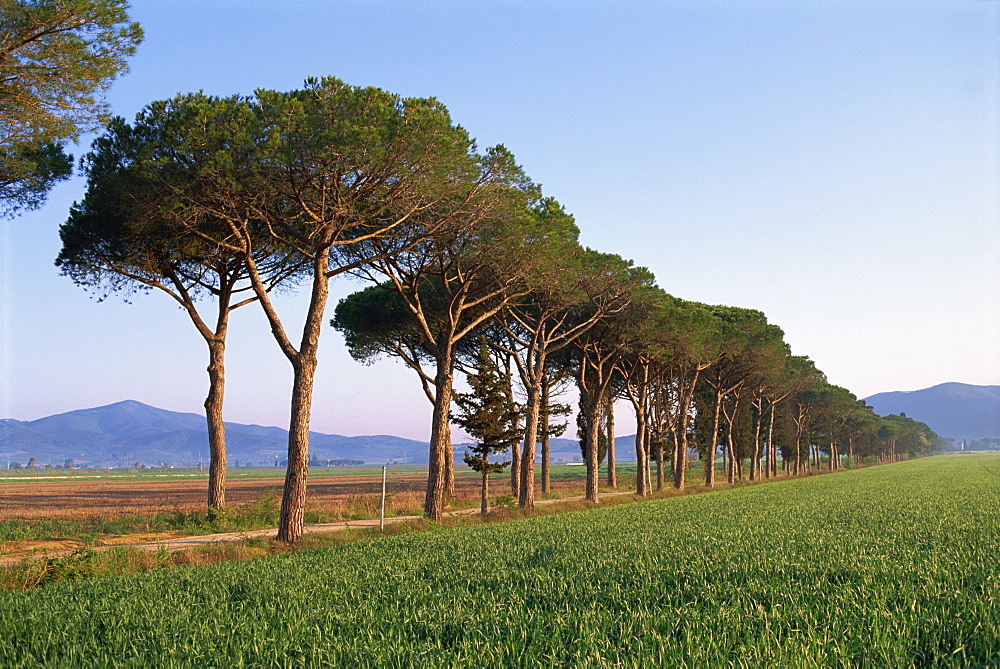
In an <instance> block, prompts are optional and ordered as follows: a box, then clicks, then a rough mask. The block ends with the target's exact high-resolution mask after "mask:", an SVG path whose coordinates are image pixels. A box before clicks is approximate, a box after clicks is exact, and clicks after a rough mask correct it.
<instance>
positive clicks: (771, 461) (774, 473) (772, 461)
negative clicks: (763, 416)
mask: <svg viewBox="0 0 1000 669" xmlns="http://www.w3.org/2000/svg"><path fill="white" fill-rule="evenodd" d="M767 413H768V416H767V458H768V467H767V469H768V474H767V477H768V478H777V477H778V451H777V449H776V448H775V446H774V403H773V402H771V403H770V406H769V407H768V411H767Z"/></svg>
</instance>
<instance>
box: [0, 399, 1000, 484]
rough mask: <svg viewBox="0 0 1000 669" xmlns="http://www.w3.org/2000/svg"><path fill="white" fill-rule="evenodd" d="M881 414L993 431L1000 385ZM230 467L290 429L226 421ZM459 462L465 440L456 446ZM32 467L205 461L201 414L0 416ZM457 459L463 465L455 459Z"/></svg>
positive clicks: (387, 458)
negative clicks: (23, 418)
mask: <svg viewBox="0 0 1000 669" xmlns="http://www.w3.org/2000/svg"><path fill="white" fill-rule="evenodd" d="M865 401H866V402H867V403H868V404H869V405H871V406H872V407H873V408H874V409H875V411H876V412H877V413H879V414H881V415H883V416H885V415H888V414H893V413H895V414H898V413H905V414H906V415H907V416H910V417H911V418H915V419H917V420H919V421H922V422H924V423H927V425H929V426H930V427H931V429H933V430H934V431H935V432H937V433H938V435H940V436H942V437H950V438H953V439H956V440H963V439H964V440H967V441H971V440H973V439H983V438H998V437H1000V386H972V385H968V384H964V383H942V384H941V385H937V386H934V387H932V388H925V389H924V390H914V391H911V392H888V393H878V394H876V395H872V396H871V397H867V398H865ZM226 441H227V447H228V453H229V462H230V464H231V465H236V464H237V463H239V464H240V465H243V466H270V465H273V464H274V463H275V461H278V462H280V461H282V460H284V459H285V457H286V453H287V448H288V432H287V430H284V429H282V428H279V427H265V426H261V425H243V424H240V423H226ZM615 444H616V447H617V448H616V451H617V457H618V460H619V461H621V462H629V461H634V460H635V450H634V444H635V435H629V436H625V437H618V438H617V439H615ZM309 448H310V454H311V456H312V457H313V458H315V459H317V460H320V461H325V460H359V461H363V462H366V463H372V464H380V463H385V462H392V463H399V464H424V463H426V462H427V455H428V444H427V443H426V442H421V441H416V440H413V439H404V438H402V437H394V436H392V435H372V436H363V437H345V436H342V435H338V434H320V433H318V432H312V433H310V445H309ZM454 450H455V457H456V459H457V460H458V461H459V462H461V459H462V452H463V451H464V450H465V447H464V445H463V444H456V445H455V447H454ZM551 452H552V455H551V457H552V461H553V462H579V461H580V460H581V459H582V456H581V454H580V446H579V443H578V442H577V441H576V440H575V439H565V438H563V439H552V440H551ZM32 457H34V458H35V459H36V461H37V464H38V465H39V466H44V465H46V464H49V463H51V464H53V465H61V464H63V463H64V462H65V461H66V460H68V459H72V460H73V461H74V463H75V464H76V465H77V466H92V467H131V466H133V465H134V464H135V463H136V462H139V463H142V464H145V465H151V466H162V465H163V464H165V463H169V464H173V465H197V464H198V463H199V461H204V462H205V463H206V464H207V462H208V430H207V428H206V426H205V417H204V416H203V415H200V414H193V413H179V412H176V411H167V410H165V409H158V408H156V407H151V406H149V405H146V404H142V403H141V402H136V401H133V400H126V401H124V402H117V403H115V404H109V405H107V406H102V407H95V408H92V409H80V410H77V411H70V412H67V413H62V414H57V415H54V416H48V417H46V418H39V419H38V420H33V421H19V420H11V419H3V420H0V458H2V459H3V460H5V462H3V463H2V464H0V468H2V467H4V466H6V464H7V462H8V461H9V462H14V461H17V462H21V464H26V463H27V461H28V459H29V458H32ZM463 466H464V465H463Z"/></svg>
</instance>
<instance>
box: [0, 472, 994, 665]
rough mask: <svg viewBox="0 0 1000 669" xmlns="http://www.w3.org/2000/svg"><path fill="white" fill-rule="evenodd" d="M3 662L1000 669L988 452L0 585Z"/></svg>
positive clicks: (992, 502)
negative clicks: (170, 565) (293, 549)
mask: <svg viewBox="0 0 1000 669" xmlns="http://www.w3.org/2000/svg"><path fill="white" fill-rule="evenodd" d="M0 630H3V634H0V665H2V666H67V665H72V666H75V665H88V666H89V665H131V666H139V665H149V664H153V665H199V666H202V665H225V666H247V665H253V666H259V665H282V666H310V665H312V666H319V665H334V666H337V665H358V666H376V665H377V666H529V665H530V666H536V665H541V666H550V665H556V666H593V667H597V666H601V667H603V666H637V665H639V664H648V665H650V666H677V665H687V666H717V665H749V666H787V667H797V666H830V665H833V666H837V665H842V666H857V665H860V666H873V667H884V666H894V667H895V666H910V665H945V666H947V665H953V666H969V665H996V664H998V663H1000V456H997V455H948V456H939V457H935V458H928V459H924V460H918V461H911V462H903V463H896V464H891V465H884V466H880V467H873V468H869V469H864V470H858V471H850V472H843V473H839V474H834V475H828V476H818V477H810V478H805V479H797V480H791V481H787V482H778V483H774V484H771V485H760V486H752V487H746V488H739V489H734V490H726V491H720V492H717V493H714V494H708V495H694V496H688V497H677V498H671V499H664V500H660V501H656V502H650V503H644V504H633V505H625V506H617V507H609V508H604V509H598V510H593V511H584V512H576V513H571V514H566V515H561V516H547V517H543V518H535V519H531V520H523V521H515V522H508V523H495V524H488V525H478V526H473V527H462V528H453V529H447V530H446V529H439V530H432V531H429V532H424V533H414V534H406V535H401V536H397V537H388V538H379V539H371V540H364V541H361V542H358V543H353V544H348V545H345V546H339V547H334V548H329V549H322V550H317V551H309V552H300V553H296V554H291V555H288V556H283V557H279V558H267V559H261V560H256V561H250V562H243V563H232V564H223V565H215V566H209V567H198V568H188V569H175V570H171V571H169V572H162V573H147V574H142V575H136V576H126V577H113V578H102V579H95V580H90V581H86V582H81V583H78V584H67V585H54V586H49V587H45V588H42V589H39V590H34V591H30V592H23V593H6V594H0Z"/></svg>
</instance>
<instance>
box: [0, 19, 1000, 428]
mask: <svg viewBox="0 0 1000 669" xmlns="http://www.w3.org/2000/svg"><path fill="white" fill-rule="evenodd" d="M133 15H134V17H135V18H136V19H137V20H138V21H139V22H140V23H141V24H142V25H143V28H144V29H145V31H146V41H145V42H144V43H143V44H142V45H141V46H140V48H139V51H138V53H137V54H136V56H135V58H134V59H133V60H132V61H131V72H130V73H129V74H127V75H126V76H125V77H123V78H122V79H120V80H119V81H118V82H116V84H115V85H114V87H113V89H112V90H111V93H110V95H109V98H108V101H109V102H110V104H111V106H112V110H113V112H114V113H116V114H119V115H122V116H125V117H126V118H131V117H132V116H133V115H134V114H135V113H136V112H137V111H138V110H139V109H141V108H142V107H143V106H144V105H146V104H148V103H149V102H151V101H153V100H157V99H162V98H166V97H170V96H173V95H174V94H176V93H178V92H188V91H195V90H204V91H205V92H207V93H211V94H219V95H228V94H232V93H237V92H239V93H251V92H252V91H253V90H254V89H256V88H275V89H280V90H290V89H293V88H296V87H298V86H300V85H301V83H302V81H303V80H304V79H305V78H306V77H308V76H324V75H334V76H337V77H340V78H342V79H344V80H345V81H347V82H349V83H351V84H358V85H373V86H379V87H382V88H385V89H387V90H391V91H393V92H396V93H400V94H402V95H406V96H421V97H427V96H434V97H437V98H438V99H440V100H441V101H442V102H444V103H445V104H446V105H447V106H448V108H449V110H450V111H451V113H452V116H453V118H454V119H455V121H456V122H458V123H460V124H462V125H463V126H465V127H466V128H467V129H468V130H469V131H470V132H471V134H472V135H473V136H475V137H477V138H478V139H479V142H480V145H481V146H483V147H485V146H489V145H493V144H497V143H502V144H505V145H506V146H507V147H508V148H510V149H511V150H512V151H513V152H514V154H515V155H516V156H517V157H518V160H519V161H520V162H521V163H522V164H523V165H524V167H525V170H526V171H527V173H528V174H529V175H531V176H532V178H534V179H535V180H536V181H537V182H539V183H541V184H542V187H543V189H544V192H545V193H546V194H547V195H550V196H552V197H555V198H556V199H558V200H559V201H560V202H562V203H563V204H564V206H565V207H566V208H567V210H569V211H570V212H572V213H573V214H574V215H575V216H576V220H577V223H578V225H579V226H580V228H581V239H582V242H583V243H584V244H586V245H588V246H591V247H594V248H597V249H599V250H601V251H607V252H614V253H618V254H620V255H622V256H625V257H628V258H632V259H633V260H635V262H636V263H637V264H639V265H644V266H646V267H649V268H650V269H651V270H652V271H653V272H654V274H655V275H656V277H657V279H658V283H659V284H660V285H661V286H662V287H663V288H664V289H665V290H667V291H668V292H670V293H672V294H674V295H677V296H679V297H683V298H686V299H690V300H698V301H702V302H708V303H713V304H730V305H738V306H743V307H752V308H756V309H760V310H762V311H763V312H764V313H765V314H767V316H768V318H769V320H770V321H771V322H773V323H776V324H778V325H779V326H781V327H782V328H783V329H784V330H785V332H786V339H787V341H788V342H789V343H790V344H791V346H792V348H793V351H794V352H795V353H796V354H799V355H808V356H810V357H812V358H813V359H814V360H815V361H816V363H817V365H818V366H819V368H820V369H822V370H823V371H825V372H826V374H827V376H828V377H829V379H830V381H831V382H833V383H836V384H838V385H842V386H845V387H847V388H849V389H850V390H852V391H853V392H855V393H856V394H858V395H859V396H862V397H863V396H867V395H871V394H873V393H876V392H881V391H888V390H915V389H919V388H924V387H928V386H931V385H935V384H937V383H942V382H945V381H959V382H964V383H973V384H981V385H986V384H1000V185H998V184H1000V112H998V106H997V100H998V98H1000V55H998V54H1000V4H998V3H996V2H957V1H956V2H907V3H904V2H877V1H876V2H806V3H801V2H772V3H768V2H749V3H736V2H709V1H705V2H610V1H608V2H586V1H584V2H581V1H579V0H577V1H574V2H569V1H566V2H562V1H556V0H536V1H532V2H515V1H508V2H486V1H479V2H474V1H471V0H470V1H464V2H441V1H437V0H434V1H425V2H421V1H405V2H377V1H373V2H334V1H330V2H319V1H316V2H305V1H296V0H292V1H290V2H278V1H274V2H245V1H240V2H237V1H235V0H231V1H229V0H227V1H221V0H200V1H198V2H195V1H189V0H156V1H153V0H150V1H144V2H135V3H134V5H133ZM90 139H91V138H90V137H88V138H85V139H84V140H83V141H82V142H81V146H79V147H77V148H76V149H75V153H76V154H77V155H81V154H82V153H84V152H85V151H86V148H87V146H89V142H90ZM82 192H83V183H82V181H81V180H79V179H74V180H73V181H71V182H68V183H66V184H63V185H60V186H59V187H58V188H57V189H56V190H55V191H53V193H52V195H51V197H50V200H49V203H48V204H47V205H46V206H45V207H44V208H42V209H41V210H39V211H36V212H31V213H28V214H25V215H23V216H21V217H20V218H17V219H15V220H13V221H3V222H0V300H2V302H0V319H2V320H0V333H2V342H0V343H2V353H0V355H2V380H0V417H8V418H18V419H25V420H26V419H33V418H38V417H41V416H44V415H49V414H52V413H58V412H61V411H67V410H72V409H77V408H82V407H89V406H97V405H101V404H107V403H110V402H116V401H119V400H122V399H136V400H139V401H142V402H146V403H149V404H154V405H157V406H160V407H163V408H166V409H172V410H178V411H192V412H197V411H200V410H201V403H202V402H203V400H204V394H205V391H206V387H207V377H206V374H205V371H204V370H205V366H206V364H207V357H206V356H207V354H206V351H205V346H204V343H203V342H202V341H201V339H200V337H199V336H198V335H197V333H196V332H195V331H194V328H193V327H192V326H191V324H190V323H189V322H188V321H187V318H186V316H185V315H184V314H183V313H182V312H181V311H180V310H179V309H177V308H176V306H174V305H173V304H172V303H171V302H170V300H169V299H168V298H166V297H165V296H162V295H157V294H150V295H142V296H137V297H136V298H135V299H134V300H132V303H131V304H125V303H123V302H122V301H121V300H118V299H115V298H112V299H110V300H108V301H105V302H102V303H98V302H96V301H94V300H93V299H91V298H90V297H89V296H88V294H87V293H86V292H85V291H84V290H83V289H81V288H78V287H76V286H74V285H73V284H72V282H71V281H70V280H69V279H67V278H65V277H60V276H59V275H58V270H57V269H56V268H55V267H54V266H53V259H54V258H55V256H56V254H57V253H58V251H59V239H58V226H59V224H60V223H62V222H63V221H64V220H65V218H66V215H67V211H68V208H69V206H70V204H71V203H72V202H73V201H74V200H75V199H78V198H79V197H80V196H81V195H82ZM359 287H360V285H358V284H352V283H350V282H347V281H339V282H337V283H335V285H334V291H335V293H336V295H338V296H342V295H346V294H348V293H350V292H352V291H353V290H356V289H357V288H359ZM302 306H303V303H302V300H301V298H298V297H296V296H289V297H287V298H286V299H284V300H283V304H282V307H283V309H284V312H283V313H284V314H285V317H286V318H287V319H290V320H293V321H294V319H295V316H296V315H297V314H299V313H301V312H302ZM254 309H255V308H254V307H248V308H246V309H243V310H241V311H239V312H237V313H236V314H235V316H234V320H233V324H232V330H231V340H230V347H229V364H228V370H227V371H228V384H229V385H228V389H227V390H228V402H227V410H226V417H227V419H228V420H232V421H237V422H246V423H261V424H272V425H284V424H285V423H286V422H287V414H288V386H289V383H290V376H291V375H290V371H289V366H288V363H287V361H286V360H285V359H284V358H283V357H282V356H281V355H280V353H279V352H278V350H277V347H276V346H275V344H274V342H273V341H272V339H271V338H270V334H269V333H268V331H267V327H266V325H265V323H264V321H263V319H262V318H261V317H260V315H259V314H258V313H257V312H256V311H254ZM323 338H324V339H323V343H322V347H321V348H322V353H321V362H320V370H319V376H318V379H317V393H316V401H315V406H314V412H313V427H314V429H317V430H319V431H323V432H334V433H340V434H376V433H392V434H398V435H400V436H408V437H413V438H421V439H423V438H426V437H427V433H428V426H429V422H430V420H429V416H430V413H429V408H430V407H429V404H428V403H427V401H426V399H424V398H423V396H422V395H421V393H420V391H419V384H418V383H417V380H416V377H415V376H414V375H413V373H412V372H410V371H409V370H407V369H405V368H404V367H403V366H402V365H401V364H399V363H396V362H393V361H383V362H380V363H377V364H376V365H374V366H371V367H363V366H361V365H359V364H357V363H355V362H354V361H352V360H351V359H350V358H349V356H348V355H347V354H346V352H345V350H344V347H343V345H342V342H341V341H340V340H339V338H338V337H337V334H336V333H335V332H334V331H333V330H332V329H327V331H326V332H324V334H323ZM619 413H620V414H621V417H620V419H619V422H620V424H621V427H620V432H621V433H623V434H624V433H627V432H628V431H629V430H630V429H631V424H630V421H629V420H628V418H627V413H628V412H627V411H626V409H625V407H624V406H623V407H622V410H621V411H620V412H619Z"/></svg>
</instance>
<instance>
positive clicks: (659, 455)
mask: <svg viewBox="0 0 1000 669" xmlns="http://www.w3.org/2000/svg"><path fill="white" fill-rule="evenodd" d="M664 446H666V444H665V443H663V439H658V440H657V442H656V489H657V490H663V451H664V448H663V447H664Z"/></svg>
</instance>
